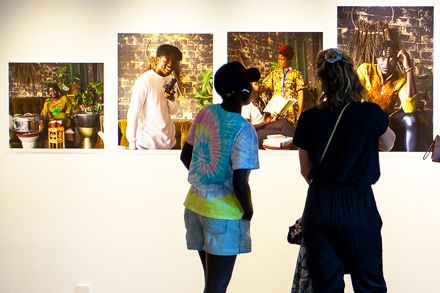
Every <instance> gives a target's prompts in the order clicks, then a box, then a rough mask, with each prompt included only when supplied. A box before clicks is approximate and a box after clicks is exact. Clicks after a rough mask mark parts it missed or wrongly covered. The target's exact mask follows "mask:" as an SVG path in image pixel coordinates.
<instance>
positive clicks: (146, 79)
mask: <svg viewBox="0 0 440 293" xmlns="http://www.w3.org/2000/svg"><path fill="white" fill-rule="evenodd" d="M212 76H213V35H212V34H149V33H146V34H144V33H120V34H118V86H119V90H118V95H119V96H118V131H119V133H118V144H119V146H120V148H122V149H126V148H129V149H138V150H139V149H180V148H181V147H182V145H183V143H184V142H185V138H186V134H187V132H188V130H189V128H190V126H191V123H192V120H193V118H194V117H195V115H196V114H197V113H198V111H199V110H200V109H201V108H202V107H203V106H205V105H207V104H211V103H212V98H213V92H212V91H213V89H212ZM151 119H153V120H151Z"/></svg>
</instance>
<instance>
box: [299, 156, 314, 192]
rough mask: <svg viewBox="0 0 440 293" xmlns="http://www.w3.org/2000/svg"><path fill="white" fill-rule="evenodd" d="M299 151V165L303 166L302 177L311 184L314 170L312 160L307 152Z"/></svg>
mask: <svg viewBox="0 0 440 293" xmlns="http://www.w3.org/2000/svg"><path fill="white" fill-rule="evenodd" d="M298 151H299V164H300V166H301V175H302V176H303V177H304V179H305V180H306V181H307V183H309V184H310V182H311V180H310V179H309V173H310V170H311V169H312V160H310V157H309V154H308V153H307V151H306V150H303V149H300V148H299V149H298Z"/></svg>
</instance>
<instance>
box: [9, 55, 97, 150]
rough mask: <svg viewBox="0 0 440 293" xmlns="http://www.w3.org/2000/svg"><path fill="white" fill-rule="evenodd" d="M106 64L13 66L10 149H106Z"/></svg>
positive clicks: (10, 96) (10, 89) (29, 64)
mask: <svg viewBox="0 0 440 293" xmlns="http://www.w3.org/2000/svg"><path fill="white" fill-rule="evenodd" d="M103 74H104V64H103V63H9V129H10V132H9V133H10V135H9V146H10V148H47V149H62V148H83V149H91V148H103V147H104V141H103V139H102V137H103V130H104V129H103V125H102V121H103V115H104V84H103V80H104V78H103Z"/></svg>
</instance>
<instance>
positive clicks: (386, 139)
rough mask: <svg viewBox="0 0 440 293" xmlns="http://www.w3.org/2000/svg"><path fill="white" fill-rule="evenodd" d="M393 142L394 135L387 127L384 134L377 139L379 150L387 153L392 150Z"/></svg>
mask: <svg viewBox="0 0 440 293" xmlns="http://www.w3.org/2000/svg"><path fill="white" fill-rule="evenodd" d="M395 140H396V134H395V133H394V131H392V130H391V128H389V127H388V128H387V130H386V131H385V133H384V134H382V135H381V136H380V137H379V150H381V151H385V152H389V151H390V150H391V149H392V148H393V146H394V141H395Z"/></svg>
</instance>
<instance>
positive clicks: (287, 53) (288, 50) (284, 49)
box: [278, 45, 295, 60]
mask: <svg viewBox="0 0 440 293" xmlns="http://www.w3.org/2000/svg"><path fill="white" fill-rule="evenodd" d="M278 54H281V55H283V56H284V57H286V58H287V59H289V60H292V58H293V56H294V55H295V53H294V51H293V48H292V47H291V46H289V45H283V46H281V47H280V48H279V49H278Z"/></svg>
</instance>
